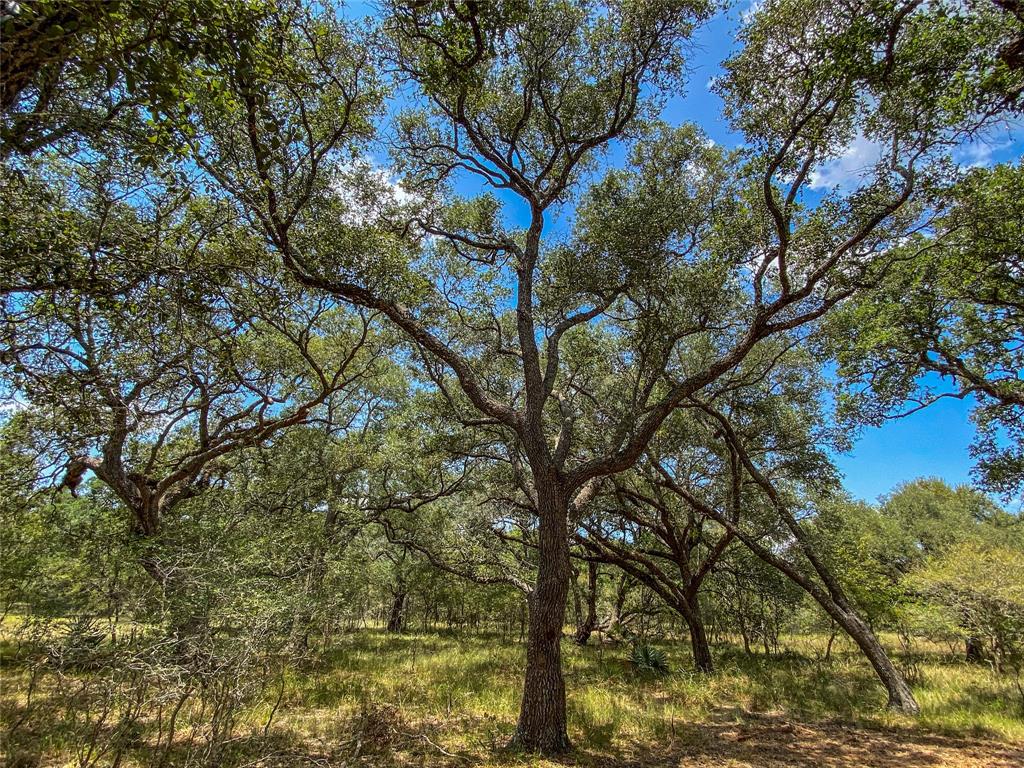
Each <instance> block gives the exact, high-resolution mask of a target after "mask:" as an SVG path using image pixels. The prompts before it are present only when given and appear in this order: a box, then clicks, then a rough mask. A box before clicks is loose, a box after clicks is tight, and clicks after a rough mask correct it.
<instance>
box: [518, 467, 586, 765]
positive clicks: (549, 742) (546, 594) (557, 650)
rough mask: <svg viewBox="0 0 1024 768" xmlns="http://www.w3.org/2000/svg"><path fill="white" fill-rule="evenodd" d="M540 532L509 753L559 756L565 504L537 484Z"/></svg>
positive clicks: (562, 738)
mask: <svg viewBox="0 0 1024 768" xmlns="http://www.w3.org/2000/svg"><path fill="white" fill-rule="evenodd" d="M537 497H538V498H537V500H538V514H539V517H540V531H539V537H538V548H539V549H538V554H539V558H538V563H537V582H536V584H535V586H534V589H533V591H532V592H531V593H530V595H529V597H528V599H527V605H528V612H529V628H528V631H527V644H526V677H525V681H524V683H523V698H522V703H521V705H520V709H519V723H518V725H517V726H516V731H515V734H514V735H513V737H512V741H511V742H510V743H509V747H510V748H512V749H521V750H525V751H530V752H543V753H545V754H560V753H565V752H568V751H569V750H570V749H571V748H572V744H571V743H570V741H569V736H568V733H567V732H566V715H565V680H564V679H563V678H562V648H561V640H562V628H563V626H564V625H565V609H566V603H567V599H568V595H569V573H570V566H569V530H568V503H567V499H566V497H565V495H564V494H563V493H562V492H561V489H559V488H558V487H557V485H555V484H554V483H551V484H550V485H547V487H545V486H544V485H542V484H541V483H539V482H538V483H537Z"/></svg>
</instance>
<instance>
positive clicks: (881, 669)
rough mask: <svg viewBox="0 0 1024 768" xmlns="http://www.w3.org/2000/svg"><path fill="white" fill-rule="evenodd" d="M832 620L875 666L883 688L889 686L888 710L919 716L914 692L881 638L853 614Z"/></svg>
mask: <svg viewBox="0 0 1024 768" xmlns="http://www.w3.org/2000/svg"><path fill="white" fill-rule="evenodd" d="M830 613H831V611H830ZM832 616H833V618H835V620H836V621H837V622H838V623H839V624H840V626H842V628H843V629H845V630H846V632H847V634H849V636H850V637H851V638H853V641H854V642H855V643H857V647H859V648H860V649H861V651H862V652H863V653H864V655H865V656H866V657H867V659H868V661H869V662H871V666H872V667H873V668H874V670H875V674H876V675H878V679H879V680H881V681H882V685H884V686H885V690H886V692H887V693H888V694H889V701H888V703H887V706H888V708H889V709H892V710H895V711H897V712H903V713H904V714H907V715H916V714H919V713H920V712H921V708H920V707H919V706H918V704H917V701H916V700H915V699H914V693H913V691H911V690H910V686H909V685H907V681H906V680H904V679H903V675H902V674H900V671H899V670H898V669H896V665H894V664H893V663H892V659H890V658H889V656H888V654H886V652H885V649H884V648H882V644H881V643H879V642H878V638H877V637H876V636H875V633H874V632H872V631H871V628H870V627H869V626H868V625H867V623H866V622H865V621H864V620H863V619H861V618H860V616H857V615H856V614H855V613H852V612H846V611H842V610H840V611H838V612H837V613H833V614H832Z"/></svg>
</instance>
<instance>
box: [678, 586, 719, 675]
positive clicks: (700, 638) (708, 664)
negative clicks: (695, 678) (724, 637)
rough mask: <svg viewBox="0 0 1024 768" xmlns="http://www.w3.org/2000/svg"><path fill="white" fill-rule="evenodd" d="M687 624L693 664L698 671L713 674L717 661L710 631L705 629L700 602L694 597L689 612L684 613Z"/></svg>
mask: <svg viewBox="0 0 1024 768" xmlns="http://www.w3.org/2000/svg"><path fill="white" fill-rule="evenodd" d="M683 619H684V620H685V621H686V626H687V628H689V630H690V647H691V649H692V650H693V666H694V668H695V669H696V670H697V671H698V672H702V673H704V674H711V673H712V672H714V671H715V663H714V661H713V659H712V658H711V645H710V644H709V643H708V633H707V631H706V630H705V629H704V619H703V617H702V616H701V613H700V604H699V603H698V602H697V598H696V597H694V598H693V600H692V601H691V602H690V604H689V606H688V611H687V614H684V615H683Z"/></svg>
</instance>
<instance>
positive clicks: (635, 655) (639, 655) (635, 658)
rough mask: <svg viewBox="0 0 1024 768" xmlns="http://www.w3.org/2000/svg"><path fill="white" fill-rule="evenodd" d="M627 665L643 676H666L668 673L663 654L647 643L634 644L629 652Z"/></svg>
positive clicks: (665, 658)
mask: <svg viewBox="0 0 1024 768" xmlns="http://www.w3.org/2000/svg"><path fill="white" fill-rule="evenodd" d="M629 663H630V664H631V665H632V667H633V669H635V670H636V671H637V672H641V673H643V674H650V675H667V674H668V672H669V669H668V657H667V656H666V655H665V652H664V651H663V650H661V649H660V648H655V647H654V646H653V645H650V644H649V643H637V644H635V645H634V646H633V648H632V650H631V651H630V652H629Z"/></svg>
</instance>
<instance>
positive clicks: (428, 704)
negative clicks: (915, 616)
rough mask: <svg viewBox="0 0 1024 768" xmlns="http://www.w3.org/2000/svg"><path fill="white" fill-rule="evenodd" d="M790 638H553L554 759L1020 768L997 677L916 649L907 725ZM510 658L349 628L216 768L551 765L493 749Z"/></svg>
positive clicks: (59, 747) (12, 677)
mask: <svg viewBox="0 0 1024 768" xmlns="http://www.w3.org/2000/svg"><path fill="white" fill-rule="evenodd" d="M792 645H794V646H798V647H800V648H801V651H800V652H797V651H789V652H787V653H785V654H783V655H781V656H779V657H774V658H771V659H766V658H764V657H762V656H757V657H749V656H746V655H745V654H743V653H742V652H738V651H736V650H735V649H729V648H726V649H718V653H717V654H716V658H717V661H718V665H719V670H718V672H716V673H715V674H714V675H712V676H710V677H702V676H697V675H694V674H693V673H692V672H691V671H690V669H689V663H688V662H689V659H688V654H687V651H686V648H685V645H684V644H682V643H666V644H665V646H664V647H665V650H666V651H667V652H668V654H669V660H670V664H671V667H672V670H673V671H672V672H671V673H670V674H669V675H667V676H665V677H661V678H650V677H643V676H638V675H636V674H635V673H634V672H633V671H632V670H631V669H630V668H629V667H628V665H627V664H626V663H625V661H624V659H625V657H626V655H627V652H628V649H626V648H624V647H621V646H619V647H609V646H605V647H601V646H596V645H595V646H593V647H588V648H583V649H580V648H577V647H575V646H573V645H572V644H571V643H569V642H566V643H565V644H564V646H563V647H564V653H565V666H566V675H567V685H568V689H569V692H570V693H569V731H570V736H571V737H572V739H573V741H574V742H575V744H576V745H577V751H576V753H574V755H573V756H572V757H571V758H568V759H566V760H564V761H562V764H572V765H585V766H604V765H608V766H613V765H614V766H619V765H622V766H625V765H666V766H668V765H673V766H686V767H689V766H705V765H706V766H711V765H714V766H780V767H781V766H815V768H830V767H832V766H835V767H836V768H838V767H839V766H849V767H850V768H853V767H854V766H879V768H897V766H909V767H914V766H922V768H923V767H924V766H979V767H980V766H1021V765H1024V719H1022V718H1021V716H1020V715H1021V711H1020V703H1019V697H1018V696H1017V694H1016V691H1015V689H1014V688H1013V686H1012V684H1011V682H1010V681H1009V680H1006V679H999V678H996V677H995V676H994V675H993V674H992V673H991V672H990V671H989V670H988V669H986V668H984V667H979V666H968V665H965V664H963V663H961V662H960V661H959V660H956V659H952V658H947V657H944V656H943V654H942V653H941V652H940V651H939V649H937V648H936V649H931V650H930V652H929V653H927V654H924V655H922V656H921V657H920V658H919V660H918V662H917V665H916V676H917V681H916V683H915V693H916V695H917V697H918V701H919V702H920V704H921V708H922V714H921V716H920V717H919V718H917V719H910V718H906V717H901V716H898V715H893V714H889V713H886V712H885V711H884V710H883V709H882V704H883V703H884V695H883V692H882V691H881V689H880V688H879V686H878V685H877V684H876V682H875V680H874V678H873V676H872V674H871V671H870V669H869V668H868V666H867V665H866V663H864V662H863V661H862V660H861V659H860V657H859V656H858V655H857V654H856V653H855V651H854V649H853V648H852V647H849V646H846V645H843V644H837V648H836V649H835V651H834V652H833V659H832V661H830V662H829V663H824V662H822V661H820V660H819V659H820V649H819V648H818V647H817V642H816V640H814V639H808V638H800V642H799V643H797V642H793V643H792ZM947 653H948V652H947ZM522 656H523V649H522V647H521V646H518V645H509V644H501V643H500V642H499V641H498V640H496V639H495V638H485V637H473V636H445V635H441V634H429V635H417V634H409V635H404V636H398V637H396V636H389V635H386V634H384V633H382V632H378V631H373V630H368V631H363V632H359V633H356V634H353V635H350V636H347V637H345V638H343V639H342V640H341V641H340V642H339V643H338V644H337V646H336V647H335V648H334V649H333V650H332V651H331V653H330V654H329V656H328V657H327V658H325V659H324V660H322V662H321V663H319V664H317V665H315V666H313V667H310V668H307V669H303V670H297V669H291V670H289V672H288V674H287V676H286V677H285V679H284V687H283V690H281V689H280V688H277V689H274V690H271V691H270V692H269V693H268V694H267V696H266V701H265V703H264V704H261V705H260V706H257V707H255V708H251V709H249V710H247V711H246V712H245V713H244V716H243V718H242V720H241V721H240V722H239V724H238V726H237V727H236V731H237V733H238V737H237V740H236V742H235V744H234V746H233V751H232V753H231V757H230V759H229V758H228V757H227V756H224V757H222V758H221V760H222V761H223V762H224V764H227V763H228V762H231V763H235V764H238V765H249V766H258V765H265V766H275V765H280V766H292V765H294V766H299V765H309V766H314V765H316V766H334V765H338V766H341V765H352V764H357V763H359V764H365V765H374V766H376V765H452V766H456V765H491V766H499V765H501V766H506V765H508V766H513V765H514V766H520V765H523V766H525V765H553V764H554V763H550V761H544V760H541V759H539V758H535V757H531V756H522V755H514V754H509V753H506V752H504V751H503V750H502V749H501V747H502V745H503V744H504V743H505V741H506V740H507V739H508V737H509V735H510V733H511V730H512V727H513V725H514V722H515V716H516V712H517V707H518V695H519V684H520V675H521V670H522ZM3 674H4V678H5V685H4V691H3V695H4V698H5V699H6V702H5V706H4V710H3V714H4V717H5V720H7V721H8V722H7V723H5V725H4V727H5V729H6V728H7V727H9V723H10V721H13V720H14V719H16V717H17V713H18V708H17V700H18V698H19V696H22V695H23V692H20V691H19V688H22V687H23V684H24V679H26V677H27V673H25V672H24V671H23V670H20V669H19V668H18V667H16V666H12V665H5V669H4V671H3ZM39 695H45V693H41V694H37V696H39ZM274 702H279V704H278V707H277V710H276V712H275V715H274V718H273V722H272V726H271V728H270V729H268V731H267V733H266V735H264V734H263V726H264V724H265V723H266V721H267V718H268V716H269V714H270V711H271V709H272V707H273V703H274ZM45 731H46V729H45V727H42V726H37V727H36V729H35V731H32V729H29V732H28V733H27V734H26V732H25V729H24V728H23V729H22V732H21V733H20V735H19V746H18V751H17V755H18V756H17V760H18V762H19V763H20V764H22V765H63V764H72V765H73V764H76V762H75V760H76V758H75V756H74V754H73V750H72V749H70V748H69V745H68V744H66V743H63V742H62V741H61V740H60V739H59V738H56V737H55V736H54V734H49V735H47V734H46V732H45ZM8 753H9V761H13V760H14V758H13V757H10V755H13V754H14V752H13V751H12V750H10V749H8ZM0 754H2V753H0ZM140 760H141V764H146V762H145V758H140ZM9 764H11V765H14V762H9ZM100 764H103V763H100ZM169 764H170V765H173V764H174V762H173V756H172V757H171V760H170V762H169Z"/></svg>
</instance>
